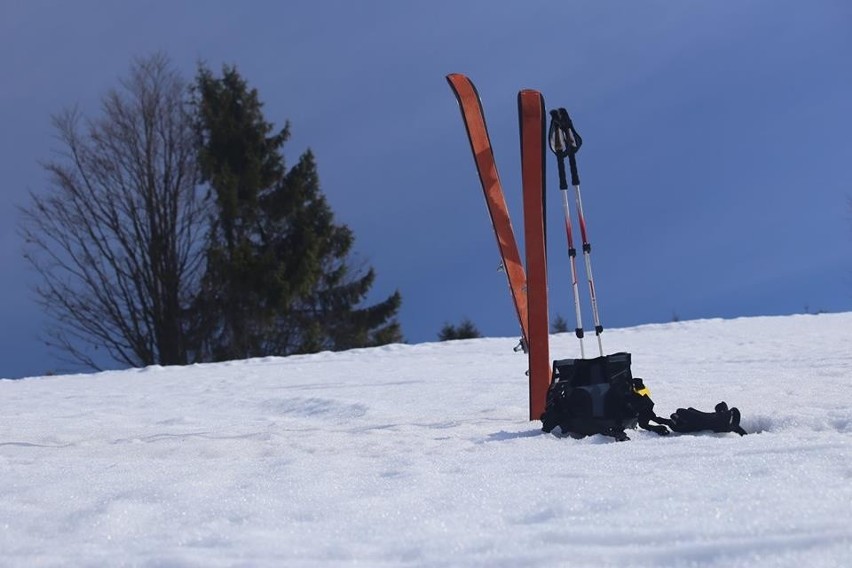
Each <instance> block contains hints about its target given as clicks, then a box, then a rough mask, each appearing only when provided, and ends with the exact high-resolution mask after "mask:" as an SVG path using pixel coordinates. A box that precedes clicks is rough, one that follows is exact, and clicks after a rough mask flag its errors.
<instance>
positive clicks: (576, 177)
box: [559, 152, 580, 189]
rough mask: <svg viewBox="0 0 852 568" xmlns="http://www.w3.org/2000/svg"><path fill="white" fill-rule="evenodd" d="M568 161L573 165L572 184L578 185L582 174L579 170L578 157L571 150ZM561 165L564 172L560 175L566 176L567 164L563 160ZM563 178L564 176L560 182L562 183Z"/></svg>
mask: <svg viewBox="0 0 852 568" xmlns="http://www.w3.org/2000/svg"><path fill="white" fill-rule="evenodd" d="M568 162H569V163H570V165H571V185H573V186H578V185H580V174H579V173H578V172H577V158H575V157H574V152H571V153H570V154H569V155H568ZM559 165H560V166H562V173H561V174H560V175H563V176H564V172H565V165H564V164H563V163H562V162H560V164H559ZM561 179H562V178H560V183H561ZM562 189H568V188H567V187H564V188H562Z"/></svg>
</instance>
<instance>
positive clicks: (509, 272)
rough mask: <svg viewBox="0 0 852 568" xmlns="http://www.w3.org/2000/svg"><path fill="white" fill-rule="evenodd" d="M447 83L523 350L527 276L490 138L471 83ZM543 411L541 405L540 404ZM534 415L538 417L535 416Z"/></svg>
mask: <svg viewBox="0 0 852 568" xmlns="http://www.w3.org/2000/svg"><path fill="white" fill-rule="evenodd" d="M447 82H448V83H449V84H450V88H451V89H452V90H453V93H454V94H455V96H456V99H458V102H459V107H460V108H461V114H462V120H463V121H464V126H465V129H466V130H467V137H468V140H469V141H470V148H471V151H472V152H473V159H474V162H475V163H476V170H477V172H479V181H480V183H481V184H482V191H483V192H484V194H485V203H486V205H487V206H488V214H489V215H490V216H491V224H492V226H493V227H494V235H495V236H496V237H497V247H498V248H499V250H500V258H501V262H502V267H503V270H504V271H505V273H506V278H507V280H508V283H509V291H510V292H511V295H512V301H513V302H514V305H515V311H516V312H517V315H518V322H519V324H520V327H521V346H522V348H523V350H524V351H525V352H526V351H527V350H528V346H529V343H530V335H529V326H528V323H529V320H528V315H527V313H528V311H527V310H528V308H527V291H526V285H527V277H526V274H525V272H524V266H523V264H522V263H521V255H520V253H519V252H518V244H517V241H516V240H515V232H514V230H513V229H512V221H511V219H510V218H509V209H508V207H507V206H506V198H505V196H504V195H503V187H502V185H501V184H500V176H499V175H498V173H497V164H496V163H495V161H494V152H493V150H492V148H491V139H490V138H489V136H488V128H487V127H486V125H485V115H484V112H483V110H482V102H481V100H480V98H479V93H478V92H477V91H476V87H474V85H473V82H471V80H470V79H468V78H467V77H466V76H464V75H462V74H460V73H451V74H449V75H447ZM530 376H532V373H530ZM543 410H544V407H542V411H543ZM537 418H538V416H536V419H537Z"/></svg>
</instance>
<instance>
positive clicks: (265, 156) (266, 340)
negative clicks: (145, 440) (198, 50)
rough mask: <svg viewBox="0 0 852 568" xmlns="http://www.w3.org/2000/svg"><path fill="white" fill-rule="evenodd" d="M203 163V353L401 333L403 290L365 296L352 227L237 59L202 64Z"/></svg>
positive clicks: (276, 351) (366, 282) (350, 343)
mask: <svg viewBox="0 0 852 568" xmlns="http://www.w3.org/2000/svg"><path fill="white" fill-rule="evenodd" d="M193 100H194V105H195V116H196V132H197V140H198V155H199V166H200V172H201V176H202V179H203V182H204V183H206V184H207V185H208V186H209V190H210V200H211V204H212V208H211V210H212V220H211V230H210V234H209V244H208V255H207V262H208V266H207V273H206V277H205V279H204V293H203V294H202V296H201V297H200V298H199V302H198V309H199V310H200V312H201V313H203V314H204V315H205V318H204V319H205V326H204V343H205V346H206V350H207V358H208V359H213V360H227V359H236V358H246V357H257V356H264V355H287V354H291V353H305V352H315V351H319V350H323V349H331V350H339V349H347V348H351V347H366V346H372V345H380V344H385V343H390V342H398V341H402V333H401V329H400V325H399V323H398V321H397V320H396V315H397V312H398V310H399V307H400V304H401V296H400V294H399V292H395V293H394V294H392V295H391V296H389V297H388V298H386V299H385V300H383V301H381V302H379V303H377V304H374V305H370V306H362V303H363V301H364V299H365V297H366V295H367V293H368V292H369V290H370V288H371V287H372V285H373V282H374V280H375V272H374V271H373V269H372V268H366V269H357V268H353V266H352V264H351V261H350V259H349V256H350V252H351V249H352V246H353V244H354V240H355V239H354V235H353V233H352V231H351V230H350V229H349V227H347V226H346V225H344V224H339V223H336V222H335V219H334V214H333V212H332V210H331V208H330V207H329V205H328V203H327V201H326V199H325V197H324V195H323V194H322V192H321V191H320V185H319V176H318V174H317V169H316V162H315V160H314V156H313V154H312V152H311V151H310V150H308V151H306V152H305V153H304V154H302V155H301V156H300V157H299V159H298V161H297V163H296V165H295V166H294V167H292V168H290V169H289V170H288V169H287V167H286V164H285V161H284V156H283V153H282V149H283V146H284V144H285V142H286V141H287V139H288V137H289V134H290V131H289V124H285V126H284V128H282V129H280V130H277V129H276V128H275V127H274V125H273V124H272V123H270V122H267V121H266V119H265V118H264V115H263V112H262V110H263V105H262V103H261V102H260V99H259V97H258V93H257V91H256V90H255V89H250V88H249V87H248V85H247V83H246V81H245V80H244V79H243V78H242V77H241V76H240V74H239V73H238V71H237V69H236V68H235V67H230V66H226V67H224V69H223V72H222V76H221V77H215V76H214V75H213V74H212V73H211V72H210V70H209V69H207V68H204V67H201V68H200V69H199V72H198V75H197V78H196V82H195V86H194V97H193Z"/></svg>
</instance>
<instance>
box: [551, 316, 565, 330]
mask: <svg viewBox="0 0 852 568" xmlns="http://www.w3.org/2000/svg"><path fill="white" fill-rule="evenodd" d="M566 331H568V322H567V321H565V318H563V317H562V314H556V318H554V320H553V324H552V325H551V329H550V333H565V332H566Z"/></svg>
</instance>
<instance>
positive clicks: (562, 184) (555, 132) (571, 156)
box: [548, 108, 583, 189]
mask: <svg viewBox="0 0 852 568" xmlns="http://www.w3.org/2000/svg"><path fill="white" fill-rule="evenodd" d="M548 138H549V141H550V150H551V151H552V152H553V153H554V154H555V155H556V159H557V165H558V168H559V189H568V181H567V179H566V175H565V158H568V164H569V166H570V168H571V184H572V185H575V186H576V185H580V174H579V173H578V171H577V157H576V154H577V152H578V151H579V150H580V146H582V145H583V138H582V137H581V136H580V134H579V133H578V132H577V130H576V129H575V128H574V123H573V121H572V120H571V117H570V116H569V115H568V111H567V110H566V109H564V108H560V109H558V110H552V111H550V132H549V134H548Z"/></svg>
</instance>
